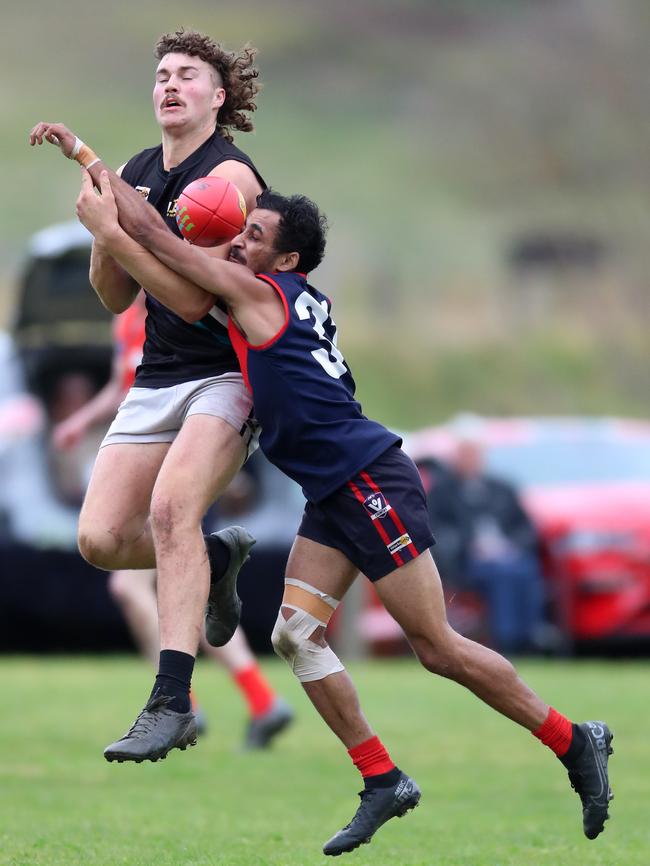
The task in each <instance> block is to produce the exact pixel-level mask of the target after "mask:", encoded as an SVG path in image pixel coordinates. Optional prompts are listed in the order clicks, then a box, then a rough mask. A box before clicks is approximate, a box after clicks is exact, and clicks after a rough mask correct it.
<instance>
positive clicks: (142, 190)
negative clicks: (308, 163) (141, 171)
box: [136, 186, 151, 200]
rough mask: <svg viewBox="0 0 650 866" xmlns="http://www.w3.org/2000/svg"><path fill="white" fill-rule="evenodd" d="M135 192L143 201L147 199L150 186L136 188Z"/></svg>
mask: <svg viewBox="0 0 650 866" xmlns="http://www.w3.org/2000/svg"><path fill="white" fill-rule="evenodd" d="M136 190H137V191H138V192H139V193H140V195H141V196H142V198H143V199H145V200H146V199H148V198H149V193H150V192H151V187H150V186H136Z"/></svg>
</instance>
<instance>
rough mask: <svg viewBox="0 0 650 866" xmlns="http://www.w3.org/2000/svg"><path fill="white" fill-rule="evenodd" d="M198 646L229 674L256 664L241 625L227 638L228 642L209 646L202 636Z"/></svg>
mask: <svg viewBox="0 0 650 866" xmlns="http://www.w3.org/2000/svg"><path fill="white" fill-rule="evenodd" d="M200 647H201V650H202V652H204V653H205V654H206V655H207V656H209V657H210V658H211V659H213V660H214V661H215V662H218V663H219V664H220V665H223V667H224V668H225V669H226V670H227V671H228V673H229V674H231V675H234V674H236V673H238V672H239V671H242V670H245V669H246V668H250V667H251V666H252V665H254V664H256V659H255V656H254V655H253V653H252V651H251V648H250V647H249V645H248V641H247V640H246V635H245V634H244V632H243V629H242V628H241V626H238V627H237V630H236V631H235V633H234V635H233V636H232V638H231V640H229V641H228V643H227V644H225V645H224V646H220V647H214V646H211V645H210V644H209V643H208V642H207V640H206V639H205V637H202V638H201V641H200Z"/></svg>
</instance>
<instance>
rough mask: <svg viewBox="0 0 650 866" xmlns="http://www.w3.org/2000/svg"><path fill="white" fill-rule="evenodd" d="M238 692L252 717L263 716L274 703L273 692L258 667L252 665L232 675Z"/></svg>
mask: <svg viewBox="0 0 650 866" xmlns="http://www.w3.org/2000/svg"><path fill="white" fill-rule="evenodd" d="M232 678H233V680H234V681H235V682H236V683H237V686H238V687H239V689H240V691H241V692H242V694H243V695H244V697H245V698H246V703H247V704H248V709H249V712H250V714H251V716H253V718H255V717H257V716H263V715H264V713H266V712H268V711H269V710H270V709H271V706H272V705H273V702H274V701H275V692H274V691H273V689H272V688H271V686H270V685H269V683H268V682H267V681H266V679H265V677H264V674H263V673H262V671H261V669H260V667H259V665H257V664H252V665H251V666H250V667H248V668H244V669H243V670H240V671H237V673H235V674H233V675H232Z"/></svg>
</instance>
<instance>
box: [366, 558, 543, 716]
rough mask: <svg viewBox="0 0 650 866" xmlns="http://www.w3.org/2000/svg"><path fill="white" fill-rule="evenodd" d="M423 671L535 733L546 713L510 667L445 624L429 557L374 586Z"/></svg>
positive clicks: (411, 564)
mask: <svg viewBox="0 0 650 866" xmlns="http://www.w3.org/2000/svg"><path fill="white" fill-rule="evenodd" d="M375 589H376V590H377V593H378V595H379V597H380V599H381V600H382V602H383V604H384V605H385V607H386V610H387V611H388V612H389V613H390V614H391V616H393V617H394V618H395V619H396V620H397V622H398V623H399V624H400V625H401V627H402V628H403V629H404V632H405V634H406V636H407V638H408V639H409V641H410V643H411V645H412V647H413V649H414V651H415V653H416V655H417V657H418V658H419V660H420V661H421V662H422V664H423V665H424V667H425V668H427V670H429V671H431V672H432V673H435V674H439V675H440V676H443V677H447V678H449V679H452V680H455V681H456V682H458V683H460V684H461V685H463V686H466V687H467V688H468V689H469V690H470V691H472V692H473V693H474V694H475V695H476V696H477V697H478V698H480V699H481V700H482V701H485V703H486V704H489V705H490V706H491V707H493V708H494V709H495V710H497V711H498V712H500V713H502V714H503V715H504V716H507V717H508V718H509V719H512V720H513V721H514V722H517V723H518V724H520V725H522V726H523V727H525V728H528V730H530V731H533V730H535V729H536V728H539V726H540V725H541V724H542V723H543V721H544V720H545V719H546V717H547V715H548V711H549V706H548V704H546V703H544V701H542V700H541V698H539V697H538V696H537V695H536V694H535V693H534V692H533V691H532V690H531V689H530V688H529V687H528V686H527V685H526V684H525V683H524V681H523V680H522V679H521V678H520V677H519V676H518V675H517V672H516V670H515V669H514V667H513V666H512V665H511V664H510V662H509V661H508V660H507V659H505V658H503V656H500V655H499V654H498V653H496V652H494V651H493V650H490V649H488V648H487V647H484V646H482V645H481V644H478V643H475V642H474V641H471V640H468V639H467V638H464V637H462V635H459V634H458V633H457V632H455V631H454V630H453V629H452V628H451V626H450V625H449V623H448V622H447V616H446V613H445V605H444V599H443V594H442V587H441V584H440V577H439V576H438V571H437V569H436V566H435V564H434V562H433V559H432V558H431V554H430V553H429V552H428V551H427V552H425V553H423V554H422V555H421V556H419V557H418V558H417V559H414V560H412V561H411V562H409V563H408V564H407V565H404V566H402V568H399V569H397V570H396V571H394V572H392V573H391V574H388V575H386V577H383V578H381V580H378V581H377V582H376V583H375Z"/></svg>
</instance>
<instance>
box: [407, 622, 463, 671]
mask: <svg viewBox="0 0 650 866" xmlns="http://www.w3.org/2000/svg"><path fill="white" fill-rule="evenodd" d="M455 635H456V632H454V631H453V629H451V628H449V629H448V632H447V630H445V632H444V633H443V635H442V636H441V637H440V638H438V639H433V638H431V637H429V636H422V637H417V638H414V637H411V638H410V640H411V645H412V647H413V649H414V651H415V654H416V656H417V658H418V660H419V662H420V664H421V665H422V666H423V667H424V668H426V669H427V670H428V671H430V673H432V674H437V675H438V676H441V677H447V678H448V679H452V680H455V679H457V678H458V677H459V676H460V673H461V668H462V666H463V654H462V653H461V652H459V648H458V647H457V646H456V642H455V641H454V636H455Z"/></svg>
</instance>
